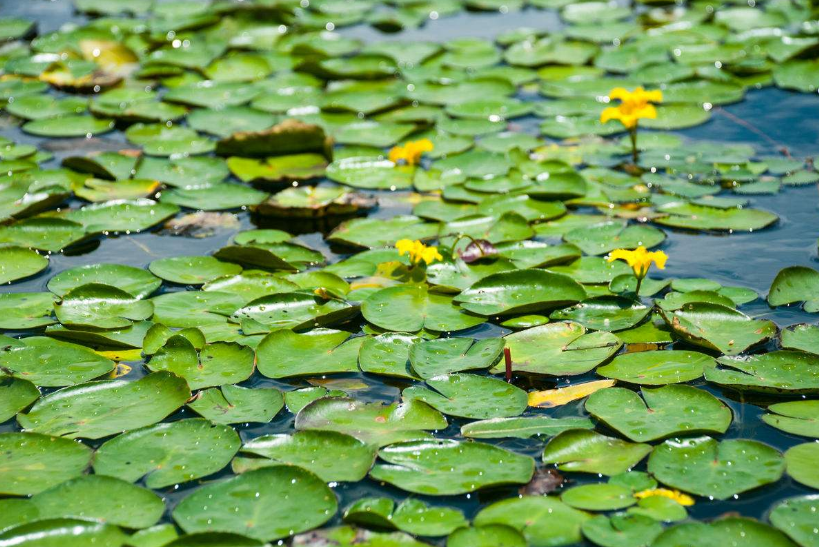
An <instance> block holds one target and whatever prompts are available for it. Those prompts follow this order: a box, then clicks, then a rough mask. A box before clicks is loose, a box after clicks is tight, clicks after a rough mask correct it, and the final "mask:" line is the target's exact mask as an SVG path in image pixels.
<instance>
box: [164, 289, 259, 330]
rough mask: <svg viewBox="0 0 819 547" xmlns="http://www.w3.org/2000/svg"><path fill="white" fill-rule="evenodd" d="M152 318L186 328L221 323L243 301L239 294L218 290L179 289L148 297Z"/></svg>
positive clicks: (172, 325)
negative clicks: (150, 302) (151, 308)
mask: <svg viewBox="0 0 819 547" xmlns="http://www.w3.org/2000/svg"><path fill="white" fill-rule="evenodd" d="M151 301H152V302H153V303H154V316H153V320H154V321H155V322H157V323H161V324H163V325H165V326H168V327H178V328H188V327H196V328H199V327H206V326H208V325H219V324H225V323H227V321H228V317H230V316H231V315H232V314H233V312H235V311H236V310H238V309H239V308H241V307H242V305H243V304H244V301H243V300H242V297H241V296H239V295H236V294H232V293H229V292H219V291H180V292H172V293H165V294H162V295H159V296H156V297H154V298H152V299H151Z"/></svg>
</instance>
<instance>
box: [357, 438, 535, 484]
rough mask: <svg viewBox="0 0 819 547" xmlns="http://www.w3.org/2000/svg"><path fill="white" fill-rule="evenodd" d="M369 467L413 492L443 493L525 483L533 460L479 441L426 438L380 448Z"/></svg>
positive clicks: (375, 475) (377, 475) (378, 476)
mask: <svg viewBox="0 0 819 547" xmlns="http://www.w3.org/2000/svg"><path fill="white" fill-rule="evenodd" d="M378 457H379V458H380V459H381V460H383V461H384V462H386V463H378V464H376V465H375V467H373V469H372V471H370V477H372V478H373V479H375V480H379V481H384V482H387V483H390V484H392V485H394V486H397V487H398V488H401V489H402V490H406V491H408V492H413V493H416V494H426V495H431V496H446V495H456V494H465V493H467V492H474V491H475V490H478V489H479V488H485V487H490V486H500V485H505V484H525V483H527V482H529V480H530V479H531V478H532V473H533V472H534V461H533V460H532V458H530V457H528V456H521V455H519V454H515V453H514V452H509V451H507V450H504V449H502V448H498V447H495V446H492V445H488V444H482V443H477V442H475V443H461V442H458V441H453V440H436V441H433V440H428V441H415V442H406V443H398V444H393V445H390V446H388V447H385V448H382V449H381V450H379V452H378Z"/></svg>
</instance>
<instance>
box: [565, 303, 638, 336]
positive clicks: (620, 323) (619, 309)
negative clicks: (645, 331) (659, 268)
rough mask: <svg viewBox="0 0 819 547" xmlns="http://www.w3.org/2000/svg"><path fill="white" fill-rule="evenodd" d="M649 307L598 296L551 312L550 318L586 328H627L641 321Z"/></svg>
mask: <svg viewBox="0 0 819 547" xmlns="http://www.w3.org/2000/svg"><path fill="white" fill-rule="evenodd" d="M650 312H651V308H648V307H647V306H644V305H642V304H640V303H638V302H635V301H633V300H629V299H628V298H620V297H617V296H598V297H596V298H590V299H588V300H584V301H583V302H581V303H580V304H577V305H575V306H572V307H570V308H566V309H563V310H558V311H556V312H553V313H552V314H551V316H550V318H551V319H557V320H561V321H574V322H575V323H579V324H580V325H583V326H584V327H586V328H589V329H594V330H600V331H618V330H624V329H629V328H631V327H633V326H635V325H636V324H637V323H639V322H641V321H642V320H643V319H645V318H646V316H647V315H648V314H649V313H650Z"/></svg>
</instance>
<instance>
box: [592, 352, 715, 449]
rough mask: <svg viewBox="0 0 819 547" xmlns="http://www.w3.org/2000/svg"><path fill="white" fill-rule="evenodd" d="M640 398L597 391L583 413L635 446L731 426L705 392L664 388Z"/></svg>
mask: <svg viewBox="0 0 819 547" xmlns="http://www.w3.org/2000/svg"><path fill="white" fill-rule="evenodd" d="M638 355H639V354H638ZM641 395H642V396H643V399H645V401H643V399H641V398H640V396H639V395H637V394H636V393H635V392H633V391H631V390H629V389H625V388H620V387H610V388H607V389H601V390H600V391H596V392H594V393H592V394H591V396H590V397H589V398H588V399H587V400H586V411H587V412H589V413H590V414H591V415H592V416H594V417H595V418H597V419H598V420H601V421H603V422H605V423H606V424H607V425H608V426H609V427H611V428H613V429H615V430H616V431H618V432H620V433H622V434H623V435H625V436H626V437H628V438H629V439H630V440H632V441H636V442H646V441H654V440H657V439H662V438H664V437H669V436H671V435H675V434H678V433H686V434H690V433H725V431H726V430H727V429H728V426H730V425H731V410H730V409H729V408H728V407H726V406H725V405H724V404H722V402H721V401H720V400H719V399H717V398H716V397H714V396H713V395H711V394H710V393H708V392H707V391H702V390H700V389H697V388H694V387H691V386H684V385H667V386H664V387H660V388H657V389H645V388H644V389H642V390H641Z"/></svg>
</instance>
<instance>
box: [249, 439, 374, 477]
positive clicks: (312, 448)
mask: <svg viewBox="0 0 819 547" xmlns="http://www.w3.org/2000/svg"><path fill="white" fill-rule="evenodd" d="M242 454H243V455H245V456H257V457H244V458H241V459H237V460H234V462H233V468H234V470H236V471H237V472H244V471H245V470H247V469H256V468H258V467H268V466H272V465H278V464H287V465H296V466H299V467H303V468H304V469H307V470H308V471H311V472H313V473H315V474H316V476H317V477H319V478H320V479H321V480H323V481H324V482H337V481H348V482H356V481H360V480H362V479H363V478H364V477H366V476H367V472H368V471H369V470H370V467H372V465H373V462H374V461H375V447H372V446H369V445H367V444H365V443H364V442H362V441H360V440H358V439H356V438H355V437H351V436H350V435H345V434H343V433H337V432H335V431H314V430H304V431H296V432H295V433H293V434H292V435H286V434H278V435H263V436H261V437H256V438H255V439H253V440H252V441H250V442H247V443H245V444H244V445H243V446H242Z"/></svg>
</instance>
